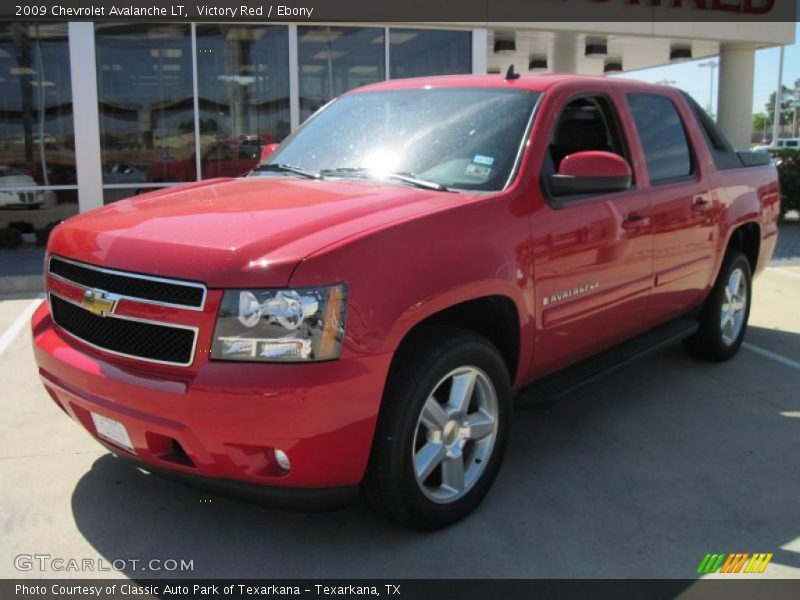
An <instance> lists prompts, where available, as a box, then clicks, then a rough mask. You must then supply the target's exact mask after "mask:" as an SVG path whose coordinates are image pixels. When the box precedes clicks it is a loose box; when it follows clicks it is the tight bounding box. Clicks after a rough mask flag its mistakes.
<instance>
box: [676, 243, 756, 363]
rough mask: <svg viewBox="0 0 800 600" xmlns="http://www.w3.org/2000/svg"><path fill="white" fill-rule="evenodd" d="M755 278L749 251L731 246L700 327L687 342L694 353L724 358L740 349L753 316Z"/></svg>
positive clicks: (707, 357) (700, 317) (709, 358)
mask: <svg viewBox="0 0 800 600" xmlns="http://www.w3.org/2000/svg"><path fill="white" fill-rule="evenodd" d="M752 281H753V274H752V272H751V270H750V262H749V261H748V260H747V258H746V257H745V255H744V254H742V253H741V252H740V251H738V250H729V251H728V253H727V254H726V255H725V258H724V260H723V262H722V268H720V271H719V275H718V276H717V281H716V282H715V283H714V287H713V288H712V290H711V293H710V294H709V296H708V298H707V299H706V302H705V304H704V305H703V308H702V310H701V312H700V316H699V318H698V321H699V322H700V329H699V330H698V331H697V333H696V334H694V335H693V336H691V337H690V338H687V339H686V341H685V342H684V346H685V348H686V350H687V351H688V352H689V353H690V354H691V355H692V356H695V357H697V358H702V359H704V360H713V361H724V360H728V359H729V358H731V357H733V356H734V355H735V354H736V353H737V352H738V351H739V347H740V346H741V345H742V340H743V339H744V335H745V332H746V331H747V321H748V319H749V317H750V304H751V298H752Z"/></svg>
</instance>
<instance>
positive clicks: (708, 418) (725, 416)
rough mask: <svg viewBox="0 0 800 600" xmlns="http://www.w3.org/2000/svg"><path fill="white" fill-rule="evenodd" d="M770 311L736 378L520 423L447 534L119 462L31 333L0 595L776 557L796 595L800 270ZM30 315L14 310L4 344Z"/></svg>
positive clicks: (0, 443) (786, 274) (660, 372)
mask: <svg viewBox="0 0 800 600" xmlns="http://www.w3.org/2000/svg"><path fill="white" fill-rule="evenodd" d="M755 296H756V297H755V302H754V308H753V313H752V318H751V329H750V331H749V333H748V337H747V343H748V347H747V348H744V349H742V351H741V352H740V354H739V355H738V356H737V357H736V358H735V359H734V360H732V361H730V362H728V363H725V364H707V363H699V362H695V361H693V360H692V359H690V358H688V357H687V356H686V355H685V354H684V353H683V351H682V349H681V347H680V345H676V346H674V347H669V348H666V349H664V350H662V351H660V352H658V353H657V354H653V355H651V356H649V357H647V358H644V359H642V360H640V361H638V362H637V363H634V364H633V365H630V366H629V367H627V368H625V369H623V370H620V371H617V372H616V373H614V374H611V375H609V376H607V377H605V378H603V379H602V380H599V381H596V382H594V383H593V384H592V385H590V386H588V387H585V388H583V389H581V390H579V391H577V392H575V393H573V394H572V395H570V396H569V397H567V398H565V399H563V400H562V401H560V402H558V403H556V404H552V405H549V406H543V407H538V408H528V409H520V410H518V411H517V413H516V415H515V419H514V431H513V435H512V441H511V444H510V447H509V449H508V453H507V455H506V463H505V465H504V468H503V470H502V472H501V474H500V476H499V478H498V480H497V483H496V485H495V488H494V489H493V491H492V492H491V494H490V495H489V496H488V498H487V499H486V501H485V502H484V503H483V505H482V506H481V507H480V508H479V510H478V511H477V512H476V513H475V514H474V515H472V516H471V517H470V518H469V519H467V520H466V521H464V522H462V523H460V524H457V525H455V526H453V527H451V528H449V529H447V530H444V531H440V532H437V533H430V534H422V533H416V532H409V531H405V530H402V529H399V528H396V527H394V526H392V525H390V524H388V523H385V522H383V521H382V520H381V519H379V518H377V517H375V516H373V515H372V514H371V513H370V512H369V511H368V510H367V509H366V508H365V506H364V505H363V504H360V503H358V504H355V505H354V506H352V507H350V508H348V509H345V510H341V511H336V512H329V513H312V514H297V513H286V512H278V511H273V510H269V509H266V508H263V507H259V506H254V505H249V504H244V503H240V502H237V501H234V500H230V499H226V498H223V497H217V496H208V495H207V494H204V493H202V492H198V491H195V490H193V489H190V488H186V487H182V486H181V485H178V484H175V483H172V482H168V481H163V480H161V479H158V478H156V477H153V476H150V475H146V474H143V473H141V472H139V471H137V470H135V469H132V468H130V467H128V466H127V465H124V464H118V462H117V460H116V459H114V458H113V457H112V456H111V455H110V454H108V453H107V452H106V451H105V450H104V449H103V448H101V447H100V446H99V445H98V444H96V443H95V442H94V441H92V440H91V439H90V438H89V437H88V436H87V435H86V434H85V433H84V432H83V431H82V430H81V429H80V428H79V427H77V426H76V425H75V424H74V423H71V422H69V420H68V419H66V418H65V417H64V415H63V413H61V411H59V410H58V409H57V408H56V407H55V406H54V405H53V404H52V402H51V401H50V400H49V398H48V397H47V396H46V394H45V392H44V390H43V389H42V387H41V386H40V384H39V382H38V381H37V376H36V369H35V366H34V364H33V360H32V352H31V349H30V334H29V332H28V330H27V328H25V330H24V331H23V333H21V334H20V335H18V336H17V337H16V338H15V339H14V340H13V342H12V343H11V344H10V345H9V346H8V348H7V350H6V352H5V354H4V355H3V356H0V382H2V390H3V393H2V395H0V399H1V400H0V403H1V405H0V406H2V409H1V410H2V419H0V480H2V482H3V485H2V486H0V515H2V517H0V518H2V531H3V544H2V548H0V577H18V576H24V577H43V576H45V577H48V576H49V577H59V576H69V577H79V576H85V575H86V574H85V573H76V572H53V571H48V572H45V573H41V572H39V571H38V570H32V571H28V572H18V571H16V570H15V567H14V557H15V556H18V555H20V554H37V553H38V554H48V555H50V556H52V557H61V558H77V559H84V558H90V559H94V560H97V559H100V558H102V559H105V560H106V561H107V562H110V561H112V560H114V559H119V558H122V559H142V560H145V559H150V558H160V559H166V558H173V559H177V560H180V559H184V560H192V561H193V565H194V571H193V572H192V573H190V574H189V575H191V576H199V577H223V576H225V577H264V578H272V577H393V578H401V577H434V578H438V577H509V578H511V577H563V578H572V577H584V578H593V577H653V578H691V577H693V576H696V575H695V569H696V568H697V566H698V564H699V563H700V561H701V560H702V558H703V556H704V555H705V554H706V553H707V552H772V553H774V555H775V556H774V558H773V560H772V563H771V564H770V566H769V567H768V568H767V571H766V572H765V575H762V576H773V577H781V576H788V577H798V576H800V519H798V514H799V513H800V500H799V499H800V478H798V476H797V473H798V456H800V312H799V311H800V302H798V301H797V298H800V267H797V268H780V269H777V270H776V269H770V270H768V271H766V272H765V274H764V275H763V276H762V277H761V278H760V279H759V280H757V282H756V287H755ZM28 300H29V299H23V300H22V301H20V300H19V299H18V300H13V301H3V302H0V322H2V323H3V327H5V326H6V325H5V324H6V323H9V322H13V320H14V318H15V317H14V315H16V314H18V313H20V312H22V311H23V310H25V308H26V306H27V304H28ZM12 317H13V318H12ZM129 564H130V563H129ZM97 575H99V576H104V577H105V576H119V575H123V576H129V577H134V578H137V577H158V576H174V575H175V573H172V572H169V573H167V572H153V571H150V572H140V571H139V570H138V569H133V568H130V567H127V568H126V569H124V570H123V571H122V572H120V573H116V572H113V571H112V572H102V573H97Z"/></svg>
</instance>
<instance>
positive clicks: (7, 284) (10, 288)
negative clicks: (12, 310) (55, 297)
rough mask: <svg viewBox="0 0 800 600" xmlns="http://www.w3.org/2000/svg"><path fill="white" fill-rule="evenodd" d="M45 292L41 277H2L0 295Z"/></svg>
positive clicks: (0, 278)
mask: <svg viewBox="0 0 800 600" xmlns="http://www.w3.org/2000/svg"><path fill="white" fill-rule="evenodd" d="M43 290H44V281H43V278H42V276H41V275H9V276H6V277H0V295H5V294H20V293H25V292H36V293H40V292H42V291H43Z"/></svg>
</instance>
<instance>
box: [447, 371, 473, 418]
mask: <svg viewBox="0 0 800 600" xmlns="http://www.w3.org/2000/svg"><path fill="white" fill-rule="evenodd" d="M476 377H477V373H476V372H475V371H467V372H466V373H464V374H461V375H456V376H455V377H453V385H452V387H451V388H450V399H449V400H448V402H447V405H448V408H449V409H450V410H451V411H453V412H460V413H466V412H467V409H468V408H469V403H470V400H472V392H473V391H474V390H475V378H476Z"/></svg>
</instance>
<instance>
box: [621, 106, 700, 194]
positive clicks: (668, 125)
mask: <svg viewBox="0 0 800 600" xmlns="http://www.w3.org/2000/svg"><path fill="white" fill-rule="evenodd" d="M628 105H629V106H630V107H631V112H632V113H633V119H634V121H635V122H636V129H637V130H638V132H639V138H640V139H641V141H642V148H643V149H644V158H645V161H646V163H647V172H648V173H649V174H650V183H652V184H658V183H666V182H669V181H671V180H674V179H680V178H683V177H688V176H689V175H691V174H692V172H693V166H692V154H691V151H690V149H689V140H688V139H687V137H686V131H685V130H684V128H683V123H682V122H681V118H680V115H679V114H678V110H677V109H676V108H675V105H674V104H673V103H672V102H671V101H670V100H669V99H667V98H665V97H664V96H656V95H653V94H629V95H628Z"/></svg>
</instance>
